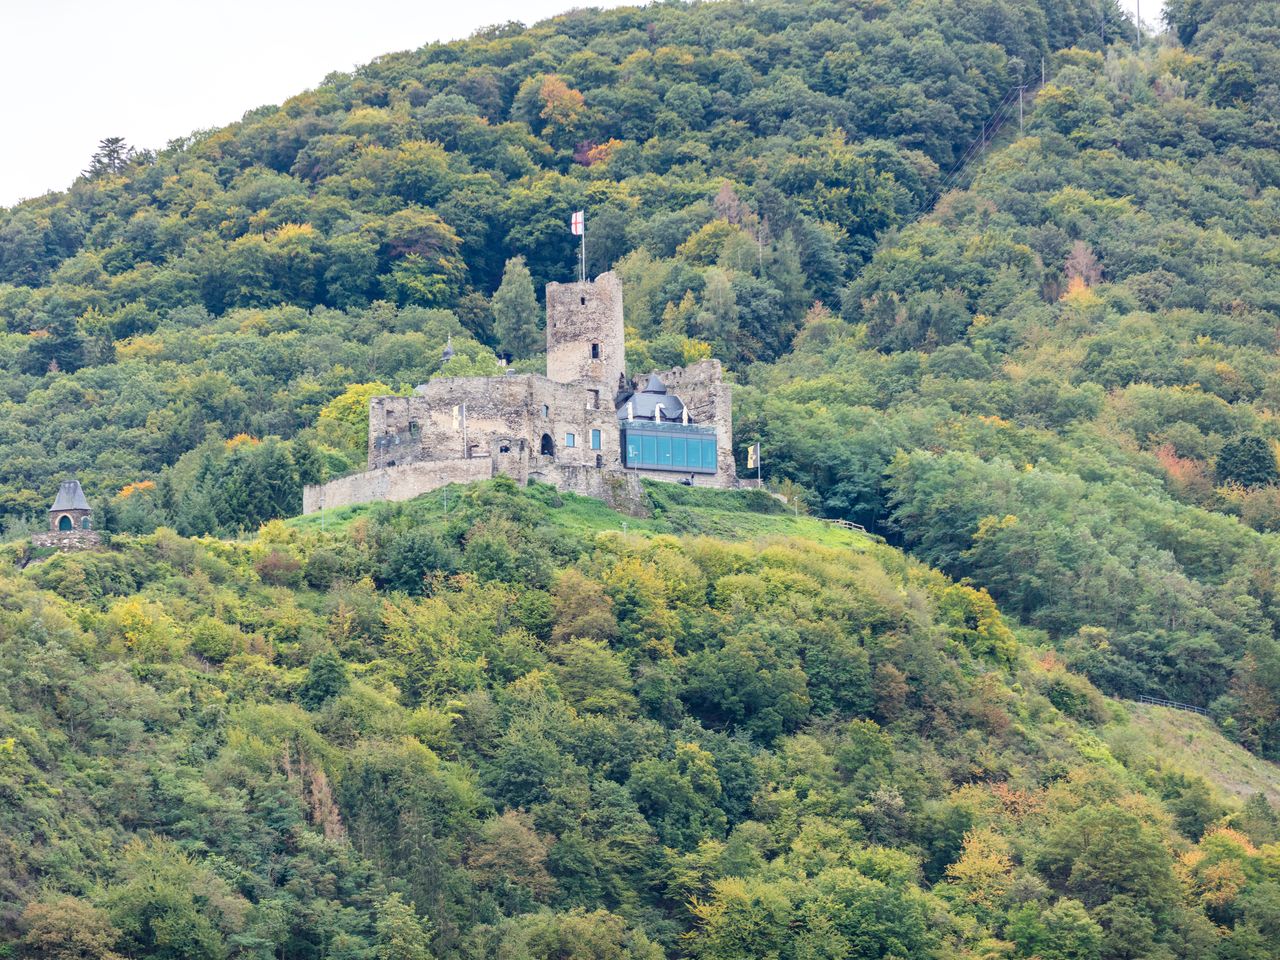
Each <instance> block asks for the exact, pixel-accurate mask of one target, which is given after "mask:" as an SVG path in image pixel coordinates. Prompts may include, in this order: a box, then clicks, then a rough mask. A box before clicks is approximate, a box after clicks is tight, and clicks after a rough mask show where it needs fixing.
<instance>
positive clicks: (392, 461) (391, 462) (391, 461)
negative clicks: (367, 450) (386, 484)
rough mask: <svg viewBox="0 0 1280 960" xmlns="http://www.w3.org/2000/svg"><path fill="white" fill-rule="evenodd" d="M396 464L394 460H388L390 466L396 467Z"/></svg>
mask: <svg viewBox="0 0 1280 960" xmlns="http://www.w3.org/2000/svg"><path fill="white" fill-rule="evenodd" d="M395 465H396V462H395V461H394V460H388V461H387V466H388V467H394V466H395Z"/></svg>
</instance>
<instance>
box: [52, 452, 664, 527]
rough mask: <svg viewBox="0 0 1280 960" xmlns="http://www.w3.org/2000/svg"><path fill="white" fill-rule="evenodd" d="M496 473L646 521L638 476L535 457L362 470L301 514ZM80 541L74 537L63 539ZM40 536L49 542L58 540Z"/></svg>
mask: <svg viewBox="0 0 1280 960" xmlns="http://www.w3.org/2000/svg"><path fill="white" fill-rule="evenodd" d="M500 473H501V474H505V475H506V476H509V477H511V478H512V479H513V480H515V481H516V482H517V483H519V484H520V485H521V486H524V485H526V484H527V483H528V482H529V481H530V480H537V481H539V482H541V483H548V484H551V485H552V486H554V487H556V488H557V489H559V490H565V491H568V492H571V493H577V494H581V495H582V496H584V497H594V498H595V499H597V500H602V501H604V502H605V503H607V504H608V505H609V506H611V507H613V508H614V509H615V510H620V511H622V512H623V513H630V514H632V515H633V516H648V512H649V507H648V499H647V498H646V497H645V494H644V487H643V486H641V484H640V477H639V476H638V475H637V474H636V473H634V472H632V471H625V470H619V469H616V468H615V469H597V468H596V467H595V466H587V465H583V464H572V463H559V462H557V461H555V460H553V459H552V458H551V457H540V456H536V455H535V456H528V455H526V456H518V455H517V456H507V455H504V456H502V457H500V458H493V457H473V458H472V459H470V460H461V459H459V460H432V461H427V462H424V463H407V464H403V465H399V466H394V467H382V468H380V469H378V470H366V471H364V472H363V473H354V474H351V475H350V476H346V477H339V478H338V479H337V480H330V481H329V482H328V483H323V484H318V485H308V486H305V487H303V489H302V512H303V513H304V514H309V513H317V512H318V511H319V510H321V509H322V508H323V509H326V510H333V509H336V508H338V507H349V506H353V505H355V504H359V503H378V502H383V501H400V500H412V499H413V498H414V497H418V496H421V495H422V494H424V493H429V492H430V491H432V490H436V489H438V488H440V487H443V486H446V485H448V484H450V483H471V482H473V481H475V480H487V479H489V478H490V477H493V476H497V475H498V474H500ZM659 479H664V480H670V479H672V478H671V477H661V478H659ZM78 535H79V534H78V533H72V534H63V535H62V536H68V537H71V536H78ZM41 536H43V537H53V536H57V534H41ZM33 539H34V538H33Z"/></svg>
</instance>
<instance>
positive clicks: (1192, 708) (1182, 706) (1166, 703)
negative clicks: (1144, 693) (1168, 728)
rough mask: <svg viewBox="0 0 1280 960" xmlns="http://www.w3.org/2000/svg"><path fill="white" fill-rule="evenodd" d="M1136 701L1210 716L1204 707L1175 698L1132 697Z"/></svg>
mask: <svg viewBox="0 0 1280 960" xmlns="http://www.w3.org/2000/svg"><path fill="white" fill-rule="evenodd" d="M1134 701H1135V702H1136V703H1146V704H1150V705H1151V706H1153V707H1172V708H1173V709H1174V710H1186V711H1187V712H1189V713H1198V714H1200V716H1202V717H1212V716H1213V714H1211V713H1210V712H1209V711H1208V710H1206V709H1205V708H1204V707H1197V706H1196V705H1195V704H1194V703H1179V702H1178V701H1176V700H1162V699H1161V698H1160V697H1134Z"/></svg>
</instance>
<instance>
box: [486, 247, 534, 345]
mask: <svg viewBox="0 0 1280 960" xmlns="http://www.w3.org/2000/svg"><path fill="white" fill-rule="evenodd" d="M493 329H494V333H495V334H497V337H498V346H499V348H500V349H501V350H502V351H503V352H504V353H509V354H510V355H511V356H512V357H513V358H515V359H517V360H522V359H524V358H526V357H530V356H533V355H534V354H535V353H537V352H538V350H539V348H540V347H541V346H542V331H541V330H540V329H539V327H538V298H537V296H536V295H535V294H534V292H533V276H532V275H531V274H530V273H529V268H528V267H527V266H525V262H524V257H512V258H511V259H510V260H508V261H507V265H506V267H505V268H504V269H503V271H502V283H501V285H499V287H498V290H497V292H496V293H494V295H493Z"/></svg>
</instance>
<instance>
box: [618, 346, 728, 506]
mask: <svg viewBox="0 0 1280 960" xmlns="http://www.w3.org/2000/svg"><path fill="white" fill-rule="evenodd" d="M658 376H659V377H660V378H661V379H662V382H663V383H665V384H666V385H667V391H668V392H670V393H674V394H675V395H676V396H677V397H679V398H680V399H681V400H682V401H684V405H685V409H687V410H688V411H689V420H690V421H691V422H693V423H696V424H699V425H701V426H707V427H715V431H716V473H715V476H714V477H705V478H704V477H698V478H697V479H696V481H695V482H697V483H698V485H699V486H704V485H705V486H717V487H733V486H736V485H737V477H738V471H737V466H736V464H735V463H734V459H733V387H732V385H731V384H727V383H725V382H724V380H723V376H724V372H723V370H722V369H721V366H720V361H719V360H699V361H698V362H697V363H692V364H690V365H689V366H687V367H673V368H672V369H670V370H660V371H658ZM642 379H643V378H642ZM655 479H662V480H666V479H669V478H668V477H665V476H664V477H655Z"/></svg>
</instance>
